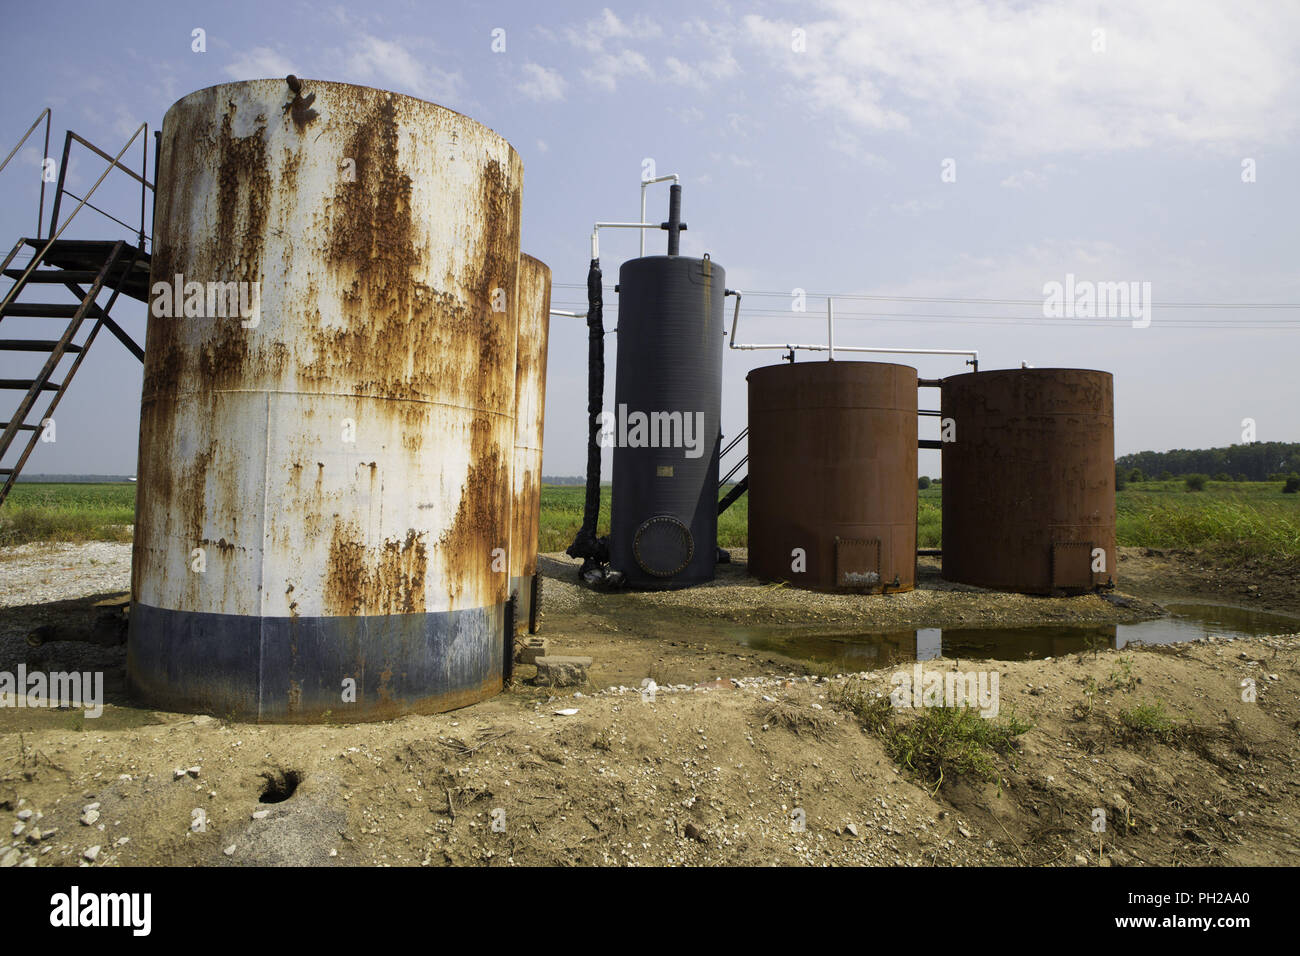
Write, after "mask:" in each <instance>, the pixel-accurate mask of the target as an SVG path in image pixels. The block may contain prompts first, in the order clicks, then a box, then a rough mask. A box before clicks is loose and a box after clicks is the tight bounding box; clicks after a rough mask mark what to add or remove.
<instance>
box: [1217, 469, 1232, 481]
mask: <svg viewBox="0 0 1300 956" xmlns="http://www.w3.org/2000/svg"><path fill="white" fill-rule="evenodd" d="M1214 480H1215V481H1232V475H1230V474H1228V473H1227V472H1226V471H1221V472H1219V473H1218V474H1217V475H1215V476H1214Z"/></svg>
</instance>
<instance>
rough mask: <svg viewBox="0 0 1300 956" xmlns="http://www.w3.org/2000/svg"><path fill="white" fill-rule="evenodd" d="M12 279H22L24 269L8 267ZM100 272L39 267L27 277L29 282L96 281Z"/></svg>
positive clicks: (8, 273) (7, 273)
mask: <svg viewBox="0 0 1300 956" xmlns="http://www.w3.org/2000/svg"><path fill="white" fill-rule="evenodd" d="M5 275H7V276H8V277H9V278H11V279H21V278H22V277H23V270H22V269H6V270H5ZM98 275H99V273H98V272H96V271H95V270H93V269H37V270H36V271H35V272H33V273H32V274H31V275H29V276H28V277H27V281H28V282H94V281H95V277H96V276H98Z"/></svg>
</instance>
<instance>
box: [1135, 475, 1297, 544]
mask: <svg viewBox="0 0 1300 956" xmlns="http://www.w3.org/2000/svg"><path fill="white" fill-rule="evenodd" d="M1297 499H1300V496H1297V495H1285V494H1283V493H1282V483H1281V482H1278V481H1251V482H1247V481H1242V482H1234V481H1209V482H1206V485H1205V490H1204V491H1188V490H1187V488H1186V486H1185V484H1184V483H1183V482H1182V481H1181V480H1176V481H1143V482H1133V483H1131V484H1129V485H1128V486H1127V487H1126V488H1125V489H1124V490H1123V491H1121V492H1119V494H1118V495H1116V500H1115V508H1116V512H1117V519H1118V522H1117V532H1118V535H1119V543H1120V544H1122V545H1133V546H1137V547H1146V548H1204V549H1206V550H1210V551H1214V552H1216V553H1217V554H1219V555H1220V556H1222V557H1224V558H1227V559H1229V560H1245V559H1251V558H1267V559H1272V560H1278V561H1290V560H1296V559H1300V500H1297Z"/></svg>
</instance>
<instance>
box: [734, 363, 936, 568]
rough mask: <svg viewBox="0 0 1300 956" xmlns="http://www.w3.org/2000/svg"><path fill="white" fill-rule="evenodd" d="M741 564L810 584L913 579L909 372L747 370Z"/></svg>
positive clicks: (864, 366) (822, 367)
mask: <svg viewBox="0 0 1300 956" xmlns="http://www.w3.org/2000/svg"><path fill="white" fill-rule="evenodd" d="M748 378H749V569H750V572H751V573H752V574H754V575H755V576H757V577H760V578H764V579H766V580H776V581H789V582H790V583H791V584H795V585H798V586H799V587H803V588H809V589H812V590H818V591H846V592H857V593H880V592H885V591H908V590H911V589H912V587H913V586H914V584H915V582H916V491H917V480H916V448H917V441H916V439H917V427H916V421H917V415H916V388H917V381H916V369H914V368H910V367H908V366H906V365H891V364H886V363H881V362H840V361H835V362H802V363H782V364H780V365H769V366H767V367H765V368H758V369H754V370H753V371H752V372H750V373H749V377H748Z"/></svg>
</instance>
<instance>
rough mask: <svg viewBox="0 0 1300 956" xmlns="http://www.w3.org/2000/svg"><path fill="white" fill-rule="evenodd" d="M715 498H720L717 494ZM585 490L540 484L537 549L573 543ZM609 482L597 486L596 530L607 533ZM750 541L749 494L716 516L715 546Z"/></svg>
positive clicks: (554, 548)
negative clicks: (539, 517)
mask: <svg viewBox="0 0 1300 956" xmlns="http://www.w3.org/2000/svg"><path fill="white" fill-rule="evenodd" d="M718 497H722V496H721V495H719V496H718ZM585 498H586V491H585V489H584V488H583V487H582V486H581V485H543V486H542V514H541V531H540V532H539V534H538V550H540V551H542V552H547V551H563V550H564V549H565V548H567V547H568V546H569V545H570V544H572V543H573V536H574V535H575V534H577V532H578V528H580V527H581V526H582V507H583V502H584V500H585ZM609 499H610V489H609V486H608V485H605V486H602V487H601V489H600V518H599V519H598V521H597V525H596V533H597V534H609ZM748 540H749V496H748V495H741V496H740V498H739V500H737V501H736V502H735V503H733V504H732V506H731V507H730V508H728V509H727V510H726V511H724V512H723V513H722V515H721V516H720V517H719V518H718V545H719V547H723V548H743V547H744V546H745V543H746V542H747V541H748Z"/></svg>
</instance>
